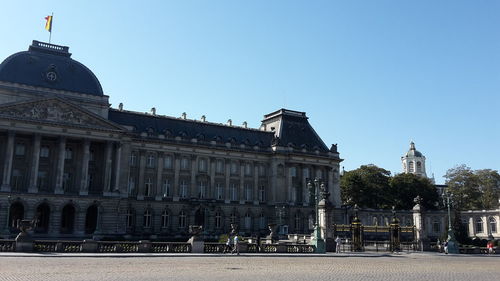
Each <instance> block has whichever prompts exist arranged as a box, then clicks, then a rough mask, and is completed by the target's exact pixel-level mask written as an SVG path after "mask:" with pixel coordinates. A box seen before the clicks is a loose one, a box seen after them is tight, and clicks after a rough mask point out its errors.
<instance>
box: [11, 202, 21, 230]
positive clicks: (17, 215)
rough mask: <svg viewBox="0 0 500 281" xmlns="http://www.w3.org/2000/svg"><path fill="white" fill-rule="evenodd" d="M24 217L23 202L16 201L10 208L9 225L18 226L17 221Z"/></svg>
mask: <svg viewBox="0 0 500 281" xmlns="http://www.w3.org/2000/svg"><path fill="white" fill-rule="evenodd" d="M22 219H24V206H23V204H21V202H14V203H12V205H10V210H9V227H10V228H14V229H15V228H17V221H18V220H22Z"/></svg>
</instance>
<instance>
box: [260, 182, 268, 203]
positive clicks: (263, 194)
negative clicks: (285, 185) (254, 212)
mask: <svg viewBox="0 0 500 281" xmlns="http://www.w3.org/2000/svg"><path fill="white" fill-rule="evenodd" d="M265 200H266V188H265V187H264V185H261V186H260V187H259V202H264V201H265Z"/></svg>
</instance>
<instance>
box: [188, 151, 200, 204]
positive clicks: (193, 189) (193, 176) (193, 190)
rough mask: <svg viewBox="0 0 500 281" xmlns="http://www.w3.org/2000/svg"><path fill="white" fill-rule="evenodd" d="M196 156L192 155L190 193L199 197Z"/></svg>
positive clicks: (191, 195)
mask: <svg viewBox="0 0 500 281" xmlns="http://www.w3.org/2000/svg"><path fill="white" fill-rule="evenodd" d="M196 168H197V166H196V156H194V155H192V156H191V184H190V191H189V195H190V197H196V198H198V190H197V186H196V170H197V169H196Z"/></svg>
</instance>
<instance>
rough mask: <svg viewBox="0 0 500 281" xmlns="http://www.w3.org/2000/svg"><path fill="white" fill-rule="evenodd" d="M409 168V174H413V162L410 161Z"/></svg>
mask: <svg viewBox="0 0 500 281" xmlns="http://www.w3.org/2000/svg"><path fill="white" fill-rule="evenodd" d="M409 168H410V173H414V172H415V162H413V161H410V163H409Z"/></svg>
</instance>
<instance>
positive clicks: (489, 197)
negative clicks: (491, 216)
mask: <svg viewBox="0 0 500 281" xmlns="http://www.w3.org/2000/svg"><path fill="white" fill-rule="evenodd" d="M474 174H475V175H476V176H477V178H478V181H479V191H480V192H481V196H480V198H479V203H480V207H481V209H495V208H497V206H498V199H499V198H500V175H499V174H498V171H495V170H491V169H484V170H476V171H475V172H474Z"/></svg>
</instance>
